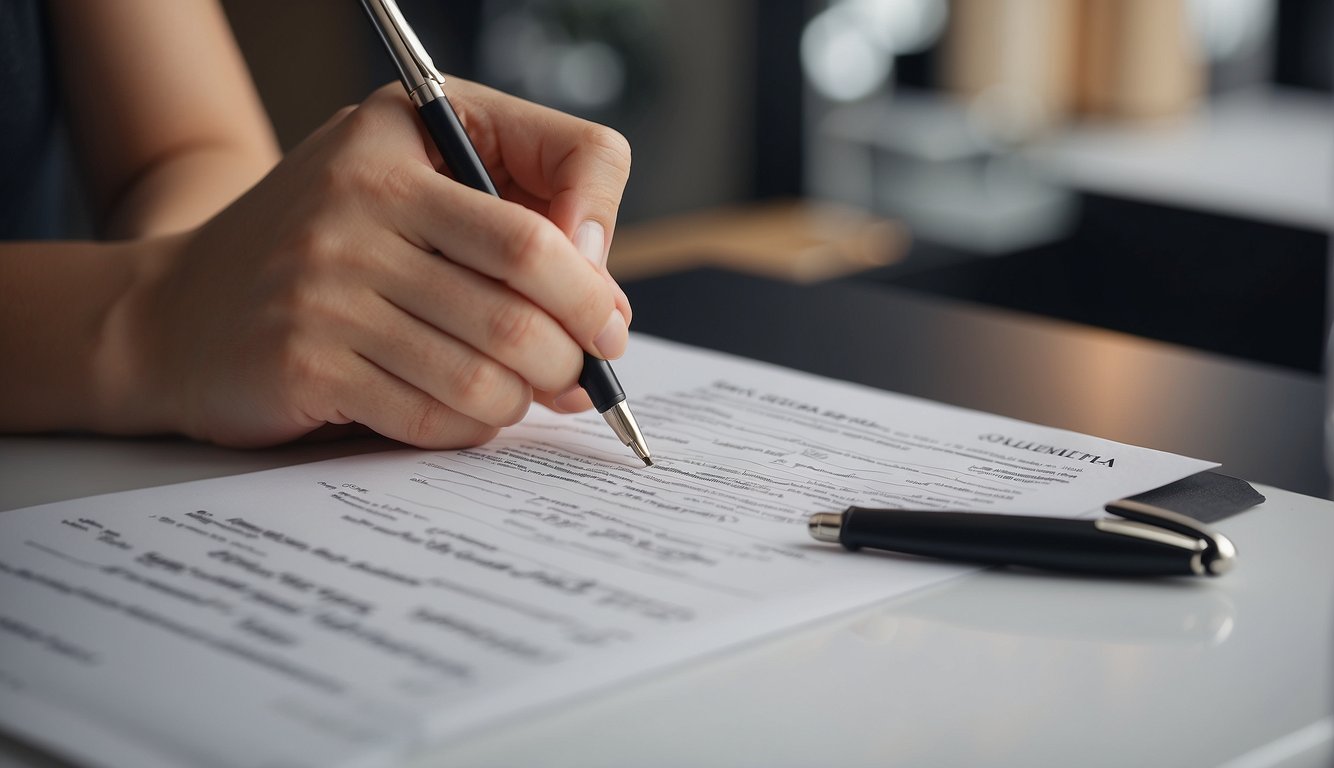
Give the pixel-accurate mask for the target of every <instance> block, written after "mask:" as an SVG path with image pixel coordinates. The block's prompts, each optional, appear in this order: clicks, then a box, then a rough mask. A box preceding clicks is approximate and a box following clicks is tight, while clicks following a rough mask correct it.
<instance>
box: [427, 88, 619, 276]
mask: <svg viewBox="0 0 1334 768" xmlns="http://www.w3.org/2000/svg"><path fill="white" fill-rule="evenodd" d="M450 82H451V87H450V93H451V94H452V96H451V102H452V103H453V105H454V108H455V110H456V111H457V112H458V113H459V116H460V119H461V120H462V121H463V123H464V125H465V126H467V128H468V131H469V134H470V135H471V136H472V140H473V143H474V144H475V145H477V150H478V153H479V154H481V156H482V159H483V161H484V162H486V163H487V167H488V168H490V169H491V170H492V174H493V175H496V176H499V177H500V178H497V180H496V181H497V184H501V185H502V187H503V186H504V182H505V181H506V180H508V181H509V182H510V183H512V184H513V185H514V187H516V189H515V190H514V191H513V192H506V191H504V190H502V192H501V194H502V195H504V196H505V197H507V198H509V199H513V200H517V201H520V202H524V201H525V200H527V199H530V198H531V199H535V200H540V201H546V206H545V210H542V209H540V208H538V209H537V210H539V212H542V213H544V214H545V215H546V216H547V218H549V219H551V221H552V222H553V223H554V224H556V226H557V227H558V228H559V229H560V230H561V231H562V232H564V233H565V236H566V237H567V238H570V239H571V240H574V239H576V233H577V231H578V229H579V227H580V226H581V225H583V224H584V223H585V222H590V221H591V222H596V223H598V224H600V225H601V226H602V229H603V232H604V240H603V244H602V248H601V253H600V254H598V261H597V263H598V265H599V266H602V265H605V264H606V255H607V247H608V246H609V245H610V243H611V238H612V235H613V234H614V232H615V229H616V212H617V210H618V209H619V208H620V204H621V197H622V195H623V193H624V191H625V184H626V181H627V180H628V179H629V176H630V145H629V142H627V141H626V140H625V137H623V136H622V135H621V134H619V133H617V132H616V131H615V130H613V129H611V128H608V127H607V126H604V125H598V124H597V123H592V122H589V121H587V120H583V119H580V118H577V117H574V116H572V115H567V114H564V113H562V112H559V111H557V110H554V109H550V108H548V107H543V106H540V105H537V104H533V103H531V102H527V101H524V100H522V99H519V98H516V97H513V96H509V95H507V94H504V93H500V92H499V91H495V90H492V89H490V88H486V87H484V86H480V85H477V84H475V83H470V82H467V81H463V80H458V79H454V80H451V81H450ZM502 148H503V150H504V151H503V152H501V149H502ZM502 158H503V160H504V162H503V164H502V163H501V159H502ZM502 165H503V167H502Z"/></svg>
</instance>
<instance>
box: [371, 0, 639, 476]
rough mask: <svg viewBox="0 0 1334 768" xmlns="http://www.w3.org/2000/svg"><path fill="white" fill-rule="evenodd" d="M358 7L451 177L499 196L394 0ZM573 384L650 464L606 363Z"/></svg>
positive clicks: (594, 362)
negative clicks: (370, 26) (369, 22)
mask: <svg viewBox="0 0 1334 768" xmlns="http://www.w3.org/2000/svg"><path fill="white" fill-rule="evenodd" d="M361 5H362V7H364V8H365V9H366V13H367V15H369V16H370V19H371V24H372V25H374V27H375V29H376V31H377V32H379V33H380V39H382V40H383V41H384V44H385V47H387V48H388V49H389V55H390V57H391V58H392V59H393V60H394V64H395V66H397V67H398V72H399V75H400V76H401V77H402V80H403V87H404V88H406V89H407V91H408V96H409V97H411V98H412V103H413V104H414V105H416V107H417V114H418V115H420V116H421V118H422V121H423V122H424V123H425V124H426V130H427V132H428V133H429V134H430V135H431V139H432V140H433V141H434V142H435V145H436V147H437V148H438V149H439V150H440V155H441V157H443V158H444V161H445V165H446V166H448V168H449V171H450V173H452V174H453V176H454V179H455V180H456V181H458V182H459V183H461V184H466V185H468V186H470V187H472V188H474V189H478V190H481V191H483V192H487V193H489V194H492V195H495V196H496V197H499V196H500V193H499V192H497V191H496V185H495V184H494V183H493V182H492V181H491V175H490V174H488V173H487V171H486V166H485V165H483V164H482V160H481V158H480V157H478V156H477V150H476V148H474V147H473V143H472V139H470V138H469V137H468V133H467V131H465V130H464V128H463V124H462V123H461V122H459V118H458V115H457V114H455V113H454V106H453V105H452V104H450V103H449V99H448V98H446V97H445V92H444V90H443V88H442V86H443V85H444V82H445V79H444V77H443V76H442V75H441V74H440V73H439V72H438V71H437V70H436V68H435V63H434V62H432V61H431V57H430V56H429V55H428V54H427V53H426V49H425V47H424V46H422V44H421V41H420V40H418V39H417V35H416V33H414V32H413V31H412V27H411V26H409V25H408V22H407V20H406V19H405V18H404V17H403V13H402V12H401V11H400V10H399V9H398V5H397V3H395V2H394V0H361ZM579 385H580V386H581V387H583V388H584V390H585V391H586V392H588V397H589V399H590V400H592V401H593V407H594V408H596V409H597V411H598V413H600V414H602V417H603V418H604V419H606V420H607V424H609V425H610V426H611V429H612V431H613V432H615V433H616V437H618V438H619V439H620V441H621V442H622V443H624V444H625V445H627V446H629V447H630V450H632V451H634V452H635V455H636V456H638V457H639V458H640V459H641V460H642V461H643V462H644V466H646V467H647V466H652V465H653V458H652V456H650V455H649V450H648V443H646V442H645V441H644V435H643V433H642V432H640V431H639V424H638V423H636V422H635V417H634V414H633V413H631V412H630V404H629V402H628V401H627V400H626V398H625V391H624V390H623V389H621V383H620V381H619V380H617V378H616V372H615V371H613V370H612V369H611V364H610V363H608V362H607V361H606V360H602V359H599V358H597V357H595V356H593V355H590V354H588V353H587V352H585V353H584V368H583V372H582V373H581V374H580V375H579Z"/></svg>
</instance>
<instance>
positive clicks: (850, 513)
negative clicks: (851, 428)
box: [839, 507, 1199, 576]
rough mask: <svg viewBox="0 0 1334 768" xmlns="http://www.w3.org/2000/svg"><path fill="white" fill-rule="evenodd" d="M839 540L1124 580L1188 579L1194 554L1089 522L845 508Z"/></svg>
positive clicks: (851, 544) (846, 544)
mask: <svg viewBox="0 0 1334 768" xmlns="http://www.w3.org/2000/svg"><path fill="white" fill-rule="evenodd" d="M839 543H840V544H842V545H843V546H844V547H847V548H848V549H859V548H862V547H866V548H870V549H884V550H889V551H892V552H899V553H904V554H911V555H922V556H927V557H935V558H942V559H946V560H958V561H964V562H970V563H980V564H984V565H1014V566H1024V567H1028V568H1039V569H1044V570H1057V571H1075V572H1081V573H1097V574H1111V575H1126V576H1178V575H1179V576H1190V575H1195V574H1197V573H1198V570H1196V568H1198V562H1196V564H1195V567H1192V559H1194V560H1196V561H1198V557H1199V552H1198V550H1196V549H1190V548H1187V547H1183V546H1180V545H1178V544H1173V543H1167V542H1164V541H1154V540H1149V539H1144V538H1136V537H1133V536H1126V535H1122V534H1116V533H1109V532H1107V531H1103V530H1099V528H1098V527H1097V525H1096V524H1095V523H1094V522H1093V521H1091V520H1066V519H1060V518H1050V517H1032V516H1027V515H997V514H983V513H971V512H926V511H915V510H914V511H899V510H885V509H865V508H861V507H851V508H849V509H848V510H847V511H845V512H844V513H843V524H842V527H841V529H840V531H839Z"/></svg>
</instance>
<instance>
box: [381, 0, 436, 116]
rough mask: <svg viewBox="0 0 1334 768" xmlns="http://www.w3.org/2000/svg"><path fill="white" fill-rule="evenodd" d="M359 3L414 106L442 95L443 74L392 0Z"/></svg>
mask: <svg viewBox="0 0 1334 768" xmlns="http://www.w3.org/2000/svg"><path fill="white" fill-rule="evenodd" d="M361 7H363V8H365V9H366V13H367V14H368V15H369V16H370V17H371V23H372V24H373V25H374V26H375V29H376V31H377V32H379V33H380V39H381V40H383V41H384V44H385V47H386V48H388V49H389V56H390V58H392V59H393V60H394V66H396V67H398V74H399V77H400V78H402V80H403V87H404V88H406V89H407V91H408V95H409V96H411V97H412V101H413V102H414V103H415V104H416V105H417V106H419V107H420V106H422V105H423V104H426V103H428V102H431V101H434V100H435V99H438V98H440V97H441V95H443V93H444V91H443V90H441V85H442V84H443V83H444V82H445V78H444V77H443V76H441V74H440V72H439V71H438V70H437V69H436V68H435V62H433V61H431V56H430V55H429V54H428V53H426V48H425V46H423V45H422V44H421V41H420V40H418V39H417V33H415V32H413V31H412V27H411V26H409V25H408V22H407V19H405V18H404V17H403V13H402V12H401V11H400V10H399V9H398V4H397V3H395V2H394V0H361Z"/></svg>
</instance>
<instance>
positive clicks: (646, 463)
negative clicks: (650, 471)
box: [643, 456, 653, 467]
mask: <svg viewBox="0 0 1334 768" xmlns="http://www.w3.org/2000/svg"><path fill="white" fill-rule="evenodd" d="M643 459H644V466H646V467H651V466H653V459H651V458H649V457H648V456H644V457H643Z"/></svg>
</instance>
